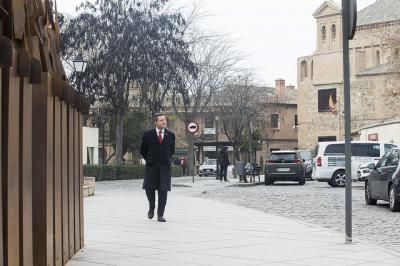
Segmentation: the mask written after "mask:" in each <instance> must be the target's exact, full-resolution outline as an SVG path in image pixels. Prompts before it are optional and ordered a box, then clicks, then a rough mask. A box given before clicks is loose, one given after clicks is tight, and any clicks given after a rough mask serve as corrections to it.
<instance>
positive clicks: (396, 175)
mask: <svg viewBox="0 0 400 266" xmlns="http://www.w3.org/2000/svg"><path fill="white" fill-rule="evenodd" d="M399 161H400V149H399V148H394V149H392V150H390V151H388V152H387V153H385V155H383V156H382V158H381V159H380V160H379V161H378V163H377V164H376V165H375V164H373V163H370V164H369V165H368V168H369V169H370V170H371V173H370V174H369V176H368V177H367V178H366V180H365V202H366V204H367V205H375V204H376V201H377V200H384V201H388V202H389V208H390V210H391V211H393V212H397V211H400V164H399Z"/></svg>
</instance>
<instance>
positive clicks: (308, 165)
mask: <svg viewBox="0 0 400 266" xmlns="http://www.w3.org/2000/svg"><path fill="white" fill-rule="evenodd" d="M296 151H297V152H298V153H299V154H300V157H301V159H303V160H304V166H305V173H306V178H310V179H312V169H313V152H312V151H311V150H296Z"/></svg>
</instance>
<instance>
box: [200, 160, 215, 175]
mask: <svg viewBox="0 0 400 266" xmlns="http://www.w3.org/2000/svg"><path fill="white" fill-rule="evenodd" d="M216 173H217V159H206V160H204V162H203V163H202V164H201V165H200V167H199V176H209V175H216Z"/></svg>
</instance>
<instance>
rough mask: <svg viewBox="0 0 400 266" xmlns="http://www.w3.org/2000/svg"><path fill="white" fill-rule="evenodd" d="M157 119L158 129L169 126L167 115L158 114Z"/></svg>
mask: <svg viewBox="0 0 400 266" xmlns="http://www.w3.org/2000/svg"><path fill="white" fill-rule="evenodd" d="M156 119H157V120H156V121H155V124H156V127H157V128H158V129H163V128H166V127H167V118H166V117H165V115H161V116H158V117H157V118H156Z"/></svg>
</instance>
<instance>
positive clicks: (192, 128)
mask: <svg viewBox="0 0 400 266" xmlns="http://www.w3.org/2000/svg"><path fill="white" fill-rule="evenodd" d="M186 129H187V131H188V132H189V133H190V141H189V143H188V144H189V145H190V149H188V151H193V153H192V154H190V152H189V153H188V159H189V156H190V158H191V160H189V164H190V165H191V168H192V169H191V170H192V171H191V174H192V177H193V179H192V182H193V183H194V171H195V170H194V169H195V161H196V160H195V155H194V153H195V150H194V134H195V133H196V132H197V131H198V130H199V125H198V124H197V123H196V122H194V121H192V122H189V123H188V124H187V127H186Z"/></svg>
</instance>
